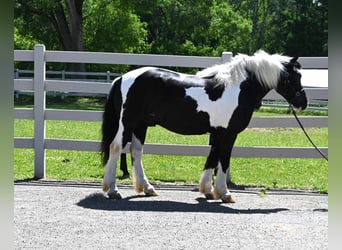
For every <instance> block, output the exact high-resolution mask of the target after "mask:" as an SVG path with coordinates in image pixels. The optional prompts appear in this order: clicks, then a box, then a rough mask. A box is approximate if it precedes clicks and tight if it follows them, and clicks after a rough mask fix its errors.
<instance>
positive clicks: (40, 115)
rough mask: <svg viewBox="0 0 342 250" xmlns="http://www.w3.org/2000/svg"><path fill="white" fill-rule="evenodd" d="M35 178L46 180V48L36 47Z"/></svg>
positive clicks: (40, 45) (38, 45)
mask: <svg viewBox="0 0 342 250" xmlns="http://www.w3.org/2000/svg"><path fill="white" fill-rule="evenodd" d="M33 82H34V178H35V179H41V178H45V97H46V95H45V86H44V84H45V46H44V45H42V44H37V45H35V46H34V77H33Z"/></svg>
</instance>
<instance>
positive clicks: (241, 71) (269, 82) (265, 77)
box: [197, 50, 290, 88]
mask: <svg viewBox="0 0 342 250" xmlns="http://www.w3.org/2000/svg"><path fill="white" fill-rule="evenodd" d="M289 61H290V57H287V56H282V55H279V54H273V55H270V54H267V53H266V52H264V51H263V50H258V51H257V52H256V53H255V54H254V55H253V56H248V55H245V54H238V55H236V56H234V57H233V59H232V61H230V62H228V63H225V64H220V65H214V66H212V67H209V68H206V69H204V70H202V71H199V72H198V73H197V75H198V76H200V77H202V78H208V77H214V78H216V82H217V84H224V85H225V86H227V85H228V84H240V83H241V82H242V81H243V80H244V79H246V77H247V72H251V73H253V74H254V75H255V77H256V78H257V80H258V81H259V82H260V83H261V84H263V85H264V86H267V87H269V88H275V87H276V85H277V83H278V80H279V77H280V73H281V72H282V71H283V70H284V66H283V64H282V63H283V62H289Z"/></svg>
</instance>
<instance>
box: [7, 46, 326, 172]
mask: <svg viewBox="0 0 342 250" xmlns="http://www.w3.org/2000/svg"><path fill="white" fill-rule="evenodd" d="M231 58H232V53H230V52H224V53H222V56H221V57H198V56H167V55H138V54H122V53H96V52H65V51H46V50H45V46H44V45H36V46H35V47H34V50H32V51H31V50H28V51H21V50H15V51H14V61H30V62H34V77H33V79H14V90H30V91H33V92H34V108H33V109H24V108H15V109H14V117H15V119H33V120H34V138H14V146H15V147H16V148H34V166H35V169H34V178H37V179H39V178H45V164H46V161H45V152H46V149H58V150H78V151H99V149H100V142H99V141H86V140H65V139H47V138H46V137H45V125H46V124H45V122H46V120H73V121H101V119H102V111H86V110H55V109H46V105H45V98H46V92H47V91H56V92H78V93H93V94H99V93H100V94H108V92H109V89H110V87H111V83H99V82H95V81H63V80H46V63H47V62H64V63H96V64H131V65H151V66H164V67H166V66H178V67H198V68H204V67H208V66H211V65H214V64H219V63H224V62H229V61H230V60H231ZM299 61H300V63H301V64H302V66H303V68H315V69H327V68H328V59H327V58H326V57H302V58H300V59H299ZM305 90H306V93H307V95H308V98H309V99H323V100H328V89H327V88H308V89H305ZM265 99H272V100H283V98H282V97H281V96H280V95H278V94H277V93H276V92H275V91H271V92H270V93H269V94H268V95H267V96H266V97H265ZM300 119H301V121H302V122H303V124H304V126H305V127H327V126H328V118H327V117H308V116H305V117H300ZM249 127H251V128H270V127H286V128H288V127H298V124H297V123H296V121H295V120H294V118H292V117H254V118H252V120H251V122H250V124H249ZM128 146H129V145H127V147H126V148H125V149H124V150H125V151H127V148H128ZM320 149H321V150H322V151H323V153H325V154H326V155H327V154H328V148H326V147H323V148H320ZM208 152H209V147H208V146H199V145H160V144H146V145H145V147H144V153H147V154H156V155H188V156H206V155H207V154H208ZM232 156H233V157H265V158H276V157H282V158H318V157H320V155H319V154H318V153H317V152H316V151H315V149H313V148H306V147H304V148H302V147H235V148H234V149H233V152H232Z"/></svg>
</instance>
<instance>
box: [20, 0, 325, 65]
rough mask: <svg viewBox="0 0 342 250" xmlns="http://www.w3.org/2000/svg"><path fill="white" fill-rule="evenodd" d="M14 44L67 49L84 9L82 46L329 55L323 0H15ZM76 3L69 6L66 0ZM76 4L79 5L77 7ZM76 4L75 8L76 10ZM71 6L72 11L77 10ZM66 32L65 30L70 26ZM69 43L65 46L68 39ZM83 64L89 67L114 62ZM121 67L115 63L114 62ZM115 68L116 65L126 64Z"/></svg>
mask: <svg viewBox="0 0 342 250" xmlns="http://www.w3.org/2000/svg"><path fill="white" fill-rule="evenodd" d="M15 3H16V5H15V20H14V23H15V37H14V43H15V49H32V46H33V44H35V43H43V44H45V45H46V47H47V49H50V50H60V49H63V50H65V49H66V48H67V47H65V46H64V45H63V44H64V43H65V42H63V39H64V37H65V36H66V37H67V36H68V35H65V36H61V31H58V30H59V28H58V27H59V26H58V27H57V26H56V22H55V21H54V20H56V19H58V16H59V15H61V16H62V17H63V18H61V17H60V20H64V22H62V21H60V22H59V23H63V25H61V26H64V28H63V29H64V30H66V31H67V30H69V33H70V34H73V33H74V32H76V31H75V30H74V29H75V28H73V27H74V26H73V25H72V24H73V21H72V20H74V19H73V18H72V17H74V16H77V15H76V14H78V15H80V14H81V15H82V22H81V24H82V26H81V29H82V31H81V32H79V33H77V34H82V37H81V38H82V41H80V44H79V45H80V46H81V47H80V48H79V49H80V50H85V51H108V52H129V53H153V54H181V55H203V56H219V55H220V54H221V53H222V51H232V52H234V53H238V52H239V53H247V54H251V53H253V52H255V51H256V50H257V49H260V48H262V49H265V50H266V51H268V52H270V53H275V52H277V53H284V54H288V55H298V56H327V52H328V48H327V41H328V21H327V20H328V18H327V13H328V2H327V0H228V1H227V0H203V1H192V0H155V1H150V0H131V1H124V0H82V1H76V0H59V1H53V0H25V1H24V0H16V1H15ZM76 3H78V5H77V6H76V7H78V8H71V7H70V6H73V5H72V4H74V5H75V4H76ZM80 6H81V7H82V8H80ZM77 10H78V12H77ZM75 11H76V13H75ZM69 33H68V32H64V34H69ZM69 47H70V46H69ZM108 67H111V68H112V67H113V66H108V65H98V66H94V65H87V70H112V69H108ZM115 69H119V68H117V67H116V68H115ZM126 69H127V67H126V68H121V69H119V71H123V70H126Z"/></svg>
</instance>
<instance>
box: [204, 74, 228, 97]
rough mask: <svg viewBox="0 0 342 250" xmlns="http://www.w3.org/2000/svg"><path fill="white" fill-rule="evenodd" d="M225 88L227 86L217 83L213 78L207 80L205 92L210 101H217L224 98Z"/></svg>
mask: <svg viewBox="0 0 342 250" xmlns="http://www.w3.org/2000/svg"><path fill="white" fill-rule="evenodd" d="M225 88H226V86H225V85H223V84H219V83H217V81H216V80H215V79H214V78H213V77H211V78H210V79H207V81H206V84H205V87H204V90H205V93H207V95H208V96H209V99H210V100H212V101H216V100H218V99H220V98H221V97H222V95H223V92H224V90H225Z"/></svg>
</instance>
